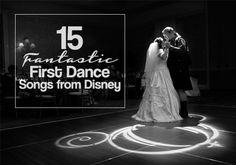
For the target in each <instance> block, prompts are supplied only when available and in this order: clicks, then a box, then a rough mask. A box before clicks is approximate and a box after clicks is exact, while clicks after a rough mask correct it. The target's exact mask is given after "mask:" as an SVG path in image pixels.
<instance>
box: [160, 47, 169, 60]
mask: <svg viewBox="0 0 236 165" xmlns="http://www.w3.org/2000/svg"><path fill="white" fill-rule="evenodd" d="M168 54H169V49H163V51H162V52H161V53H160V54H159V57H160V58H161V59H163V60H166V59H167V57H168Z"/></svg>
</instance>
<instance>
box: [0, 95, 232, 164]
mask: <svg viewBox="0 0 236 165" xmlns="http://www.w3.org/2000/svg"><path fill="white" fill-rule="evenodd" d="M234 99H235V97H234V98H232V97H230V99H228V98H227V97H224V96H220V97H217V98H216V97H214V96H212V97H205V98H204V97H202V98H200V99H196V100H195V101H193V102H192V101H191V100H190V104H189V111H190V113H191V114H192V118H190V119H187V120H183V121H181V122H174V123H155V124H154V123H140V122H136V121H133V120H132V119H131V118H130V116H131V115H132V114H134V113H135V112H136V110H137V109H127V110H124V111H121V112H114V113H113V114H106V115H105V114H103V115H97V116H92V117H78V118H74V119H71V120H65V121H60V122H51V123H44V124H40V125H33V126H27V127H19V128H14V129H5V130H1V164H4V165H55V164H56V165H60V164H61V165H78V164H81V165H82V164H112V165H113V164H123V165H126V164H127V165H128V164H135V165H137V164H164V165H166V164H190V165H193V164H201V165H203V164H236V159H235V155H236V148H235V146H236V128H235V125H236V105H235V104H236V103H235V101H234ZM115 131H116V132H115Z"/></svg>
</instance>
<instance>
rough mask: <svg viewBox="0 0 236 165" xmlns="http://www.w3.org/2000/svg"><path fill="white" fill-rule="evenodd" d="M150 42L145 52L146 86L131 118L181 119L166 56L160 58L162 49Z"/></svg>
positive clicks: (139, 119)
mask: <svg viewBox="0 0 236 165" xmlns="http://www.w3.org/2000/svg"><path fill="white" fill-rule="evenodd" d="M152 44H154V45H152ZM152 44H151V45H150V47H149V50H148V53H147V61H146V67H145V74H146V80H145V83H146V88H145V91H144V94H143V98H142V101H141V103H140V105H139V110H138V112H137V113H136V114H135V115H133V116H132V118H134V119H135V120H138V121H144V122H172V121H177V120H181V119H182V118H181V117H180V115H179V109H180V102H179V97H178V94H177V92H176V90H175V88H174V86H173V83H172V80H171V77H170V73H169V70H168V68H167V64H166V61H167V58H166V59H165V60H164V59H162V58H161V57H160V54H161V53H163V50H162V49H158V45H156V44H155V43H152ZM153 49H154V50H153ZM166 53H168V52H166ZM167 57H168V56H167ZM147 68H149V69H147Z"/></svg>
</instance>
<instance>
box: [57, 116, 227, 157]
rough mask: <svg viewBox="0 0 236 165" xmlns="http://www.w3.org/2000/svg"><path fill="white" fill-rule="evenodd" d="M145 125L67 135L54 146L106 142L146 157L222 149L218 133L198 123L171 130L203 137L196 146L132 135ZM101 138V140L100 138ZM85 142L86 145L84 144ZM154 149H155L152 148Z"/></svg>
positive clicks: (64, 146) (88, 144) (87, 145)
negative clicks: (195, 150)
mask: <svg viewBox="0 0 236 165" xmlns="http://www.w3.org/2000/svg"><path fill="white" fill-rule="evenodd" d="M191 116H192V117H200V118H201V120H200V121H205V120H206V119H207V118H206V117H205V116H202V115H198V114H191ZM145 127H147V126H145V125H141V124H137V125H133V126H128V127H124V128H120V129H118V130H115V131H114V132H112V133H111V134H110V135H108V134H106V133H104V132H82V133H77V134H72V135H68V136H65V137H62V138H60V139H58V140H57V141H56V143H55V144H56V145H57V146H58V147H62V148H81V147H89V146H94V145H98V144H101V143H103V142H105V141H108V142H109V144H110V145H111V146H113V147H115V148H117V149H119V150H122V151H125V152H131V153H136V154H147V155H164V154H175V153H181V152H186V151H190V150H193V149H196V148H198V147H201V146H206V147H207V148H211V147H223V146H222V145H220V144H219V143H218V142H217V141H216V140H215V139H216V138H217V137H218V136H219V132H218V130H217V129H216V128H214V127H212V126H210V125H207V124H203V123H200V124H198V125H197V126H191V127H190V126H187V127H174V128H173V130H180V131H187V132H189V133H193V134H196V136H203V137H204V140H203V141H201V142H198V143H196V144H184V145H179V144H169V143H163V142H161V141H152V140H149V139H146V138H145V137H141V136H138V135H137V134H135V133H134V131H140V130H142V129H143V128H144V129H145ZM97 136H100V140H98V139H97V138H98V137H97ZM101 136H102V137H103V138H101ZM120 139H122V140H126V142H127V143H130V142H131V143H132V144H138V145H139V146H140V145H141V146H143V147H140V148H139V149H143V148H147V149H148V147H152V149H153V147H157V148H156V149H158V150H157V151H153V150H152V151H148V150H147V151H146V150H145V151H144V150H143V151H141V150H134V149H129V148H128V146H129V145H126V144H124V143H123V144H124V146H121V144H119V142H120ZM73 142H76V143H78V144H74V143H73ZM85 142H87V144H84V143H85ZM154 149H155V148H154Z"/></svg>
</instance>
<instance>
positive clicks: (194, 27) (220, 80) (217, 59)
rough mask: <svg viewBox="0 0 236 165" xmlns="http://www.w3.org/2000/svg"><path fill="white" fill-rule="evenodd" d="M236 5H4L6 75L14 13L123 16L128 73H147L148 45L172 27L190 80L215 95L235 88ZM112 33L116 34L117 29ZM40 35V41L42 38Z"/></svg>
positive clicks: (11, 56)
mask: <svg viewBox="0 0 236 165" xmlns="http://www.w3.org/2000/svg"><path fill="white" fill-rule="evenodd" d="M235 6H236V3H235V2H233V1H200V0H199V1H162V0H158V1H131V0H129V1H100V0H99V1H85V0H84V1H76V0H72V1H57V0H51V1H43V0H42V1H41V0H37V1H23V0H19V1H11V0H10V1H2V2H1V9H2V10H1V23H2V24H1V33H2V35H1V37H2V39H1V48H2V50H1V62H0V64H1V67H0V68H1V71H2V72H3V71H4V70H6V68H7V67H8V65H10V64H13V63H14V14H15V13H124V14H126V34H127V35H126V37H127V39H126V42H127V43H126V60H127V64H126V67H127V73H131V72H132V73H136V72H142V71H143V67H144V63H145V62H144V60H145V55H146V50H147V47H148V45H149V44H150V42H152V41H153V39H154V38H155V37H156V36H161V30H162V29H163V28H164V27H165V26H173V27H174V28H176V31H177V32H179V33H180V34H181V35H182V36H183V37H184V38H185V39H186V40H187V42H188V43H189V46H190V49H191V59H192V65H191V75H192V76H193V77H196V78H197V79H198V80H199V84H200V87H201V88H202V89H213V90H232V89H236V87H235V84H236V79H235V76H234V75H235V74H236V63H235V60H236V57H235V55H234V44H235V42H234V40H235V32H234V31H235V25H234V15H235ZM99 21H102V20H98V22H99ZM104 22H105V24H106V25H107V27H104V28H105V29H103V30H105V31H106V30H108V32H109V28H108V27H109V26H110V25H111V24H113V22H112V21H104ZM34 24H36V25H37V24H38V25H39V26H40V22H37V21H35V22H34ZM75 24H76V22H75ZM49 26H50V25H49ZM94 27H96V25H94ZM110 32H111V33H112V32H113V34H114V35H115V34H116V32H115V31H113V30H112V31H111V30H110ZM40 33H41V32H40V31H39V32H38V36H39V37H42V36H41V35H40ZM104 37H105V36H104ZM35 42H36V41H35ZM48 42H50V41H48ZM91 42H92V41H91ZM115 42H116V39H115V38H114V42H113V41H110V42H109V44H107V47H106V48H105V47H104V48H102V49H104V51H105V50H106V49H109V48H112V49H113V46H114V43H115ZM45 44H47V43H46V42H45ZM118 54H119V53H118Z"/></svg>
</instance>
